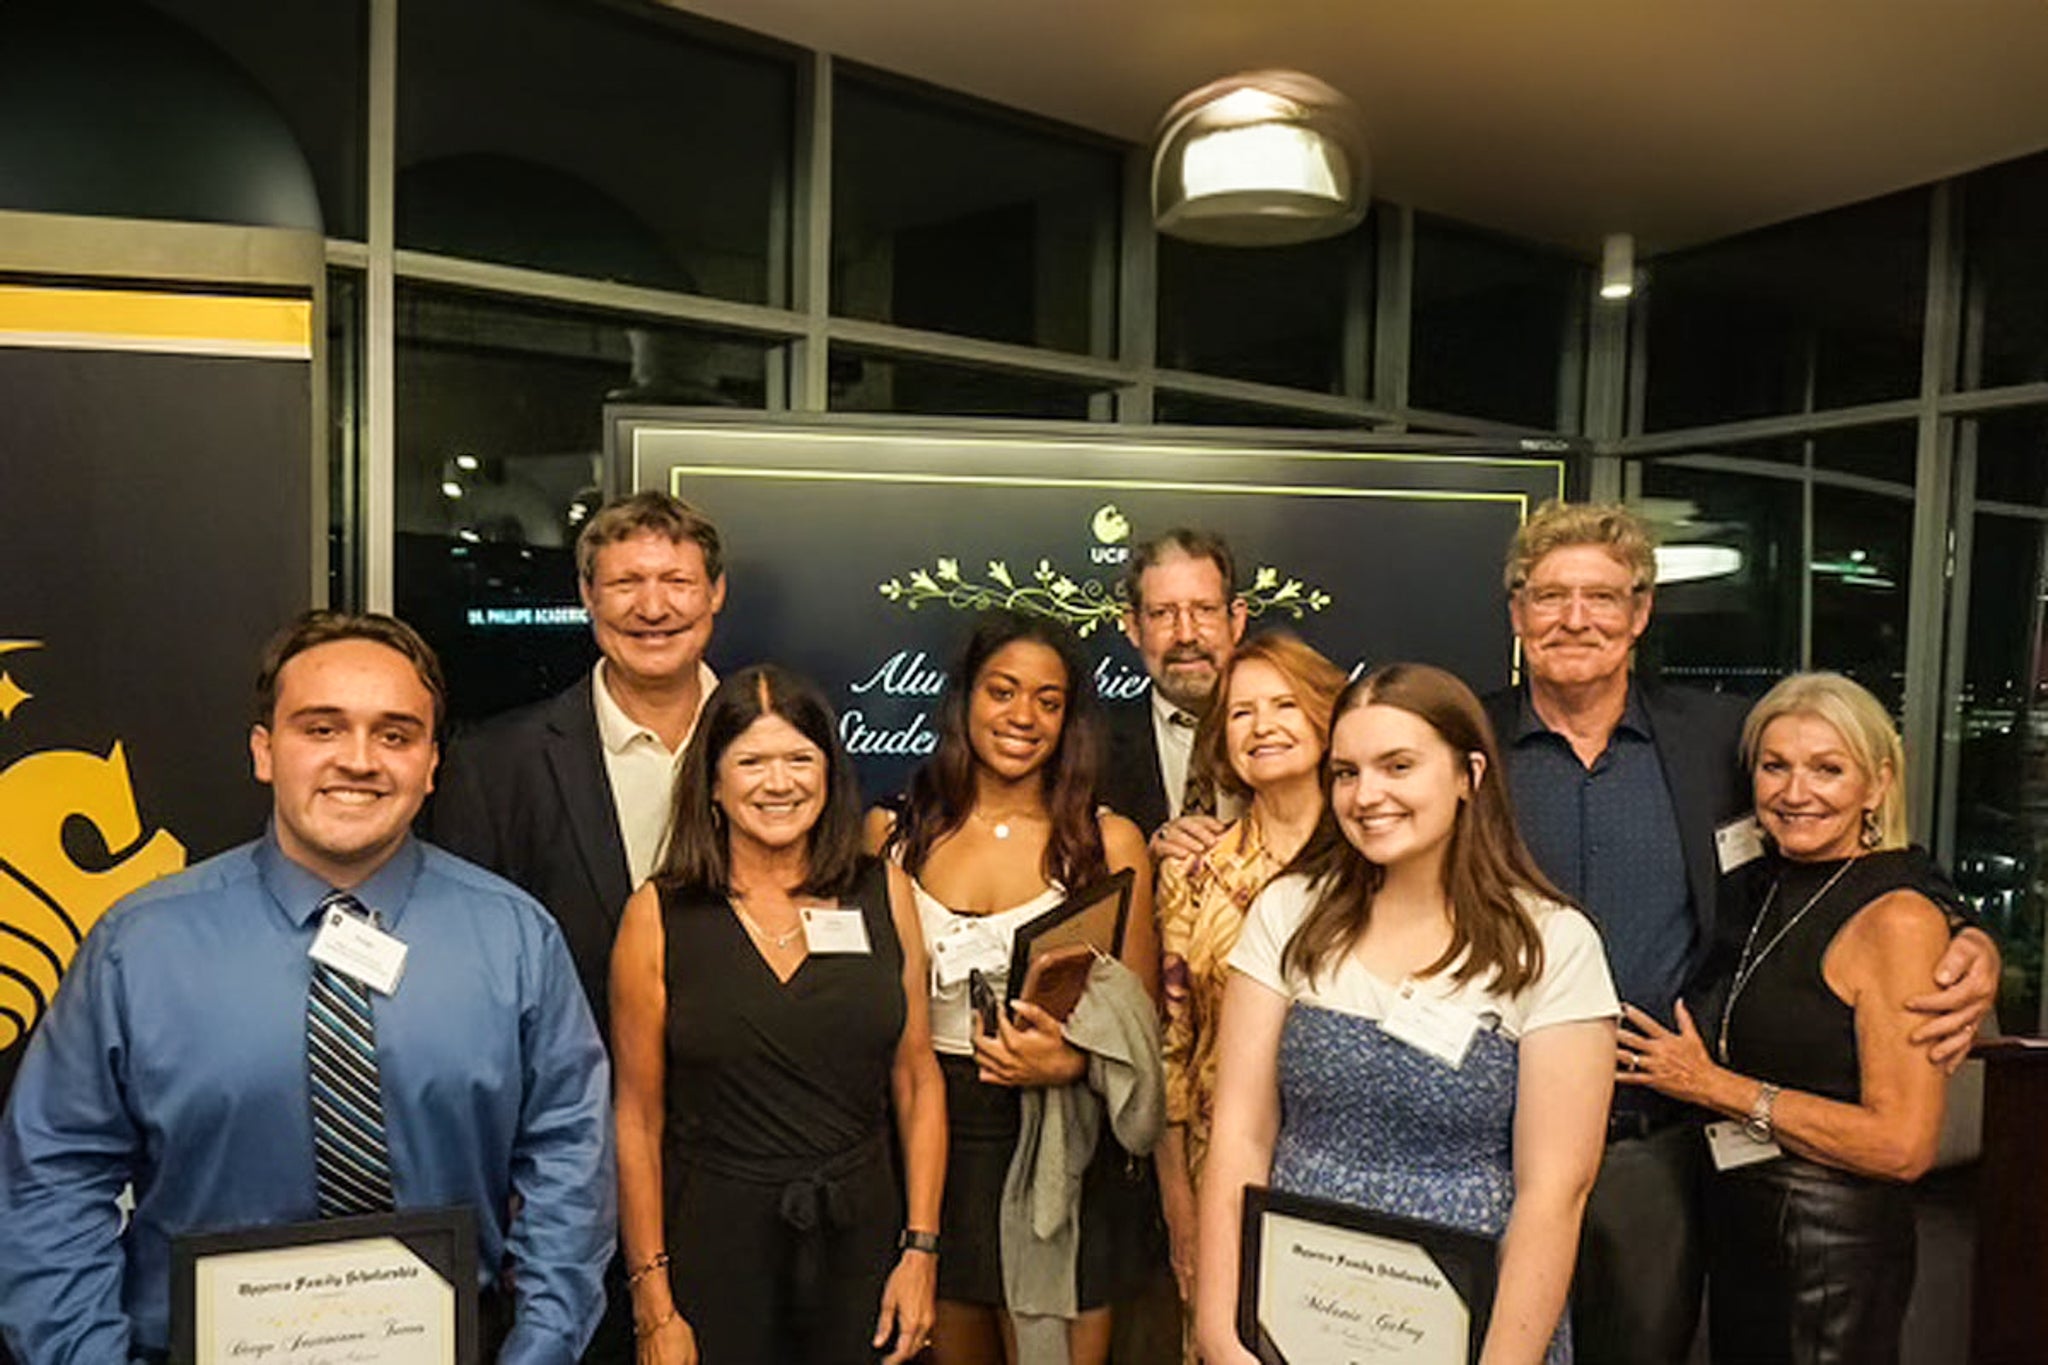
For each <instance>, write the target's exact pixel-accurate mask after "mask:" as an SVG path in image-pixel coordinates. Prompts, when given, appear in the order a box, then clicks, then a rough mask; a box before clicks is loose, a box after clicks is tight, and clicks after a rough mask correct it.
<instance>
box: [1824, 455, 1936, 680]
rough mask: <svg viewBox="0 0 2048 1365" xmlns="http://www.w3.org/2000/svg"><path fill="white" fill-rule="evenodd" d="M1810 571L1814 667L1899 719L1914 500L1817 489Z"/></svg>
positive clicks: (1903, 671) (1849, 491)
mask: <svg viewBox="0 0 2048 1365" xmlns="http://www.w3.org/2000/svg"><path fill="white" fill-rule="evenodd" d="M1810 571H1811V574H1812V580H1813V649H1812V658H1813V666H1814V667H1815V668H1831V669H1834V670H1835V671H1836V672H1839V673H1846V674H1848V675H1849V676H1850V677H1852V678H1854V679H1855V680H1856V681H1857V682H1860V683H1862V684H1863V685H1864V686H1865V687H1867V688H1869V689H1870V692H1871V695H1873V696H1875V697H1876V698H1877V699H1878V700H1879V701H1881V702H1883V703H1884V705H1885V709H1886V710H1888V711H1890V712H1891V713H1892V718H1893V719H1894V720H1897V719H1899V718H1900V715H1901V712H1902V710H1903V708H1904V706H1905V700H1906V596H1907V590H1908V588H1909V586H1910V583H1911V579H1912V576H1913V503H1912V500H1911V499H1910V498H1895V497H1889V496H1887V495H1885V494H1882V493H1866V492H1863V491H1862V490H1860V489H1853V488H1835V487H1831V486H1829V485H1827V484H1815V485H1814V489H1813V561H1812V564H1811V566H1810Z"/></svg>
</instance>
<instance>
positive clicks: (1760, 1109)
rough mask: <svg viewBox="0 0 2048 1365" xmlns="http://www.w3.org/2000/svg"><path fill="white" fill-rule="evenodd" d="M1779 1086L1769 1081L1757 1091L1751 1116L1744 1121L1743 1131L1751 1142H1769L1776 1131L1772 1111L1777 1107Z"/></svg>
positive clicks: (1751, 1108)
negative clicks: (1773, 1125)
mask: <svg viewBox="0 0 2048 1365" xmlns="http://www.w3.org/2000/svg"><path fill="white" fill-rule="evenodd" d="M1777 1103H1778V1087H1777V1086H1775V1085H1772V1084H1771V1083H1770V1082H1769V1081H1765V1082H1764V1083H1763V1088H1762V1089H1760V1090H1758V1091H1757V1092H1756V1103H1755V1104H1752V1105H1751V1106H1749V1117H1748V1118H1746V1119H1744V1120H1743V1121H1742V1131H1743V1132H1744V1133H1745V1134H1747V1135H1748V1137H1749V1140H1750V1141H1751V1142H1769V1141H1770V1140H1771V1134H1772V1132H1773V1131H1774V1130H1773V1129H1772V1127H1771V1111H1772V1110H1773V1109H1774V1108H1776V1107H1777Z"/></svg>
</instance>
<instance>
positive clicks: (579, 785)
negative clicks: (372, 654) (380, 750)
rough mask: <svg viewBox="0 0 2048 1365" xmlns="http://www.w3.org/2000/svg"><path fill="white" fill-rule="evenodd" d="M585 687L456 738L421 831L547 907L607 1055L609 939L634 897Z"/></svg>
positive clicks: (578, 686)
mask: <svg viewBox="0 0 2048 1365" xmlns="http://www.w3.org/2000/svg"><path fill="white" fill-rule="evenodd" d="M590 687H591V679H590V676H589V675H588V674H586V675H585V676H584V677H583V679H582V680H581V681H579V682H578V683H577V684H576V685H575V686H574V687H571V688H570V689H569V690H568V691H566V692H564V693H562V694H561V695H560V696H557V697H551V698H549V699H548V700H546V701H542V702H536V703H534V704H533V705H531V706H527V707H523V708H521V709H519V710H516V711H508V712H507V713H505V714H504V715H502V716H497V717H494V718H493V719H491V720H488V721H485V722H484V723H483V724H481V725H478V726H476V727H474V728H472V729H469V730H467V731H464V732H463V733H461V734H459V735H457V736H456V737H455V738H454V740H453V741H452V742H451V743H450V744H449V746H448V751H447V753H446V754H444V755H443V757H442V760H441V771H440V776H439V778H438V780H437V781H436V783H435V792H434V800H433V804H432V805H431V806H430V807H429V808H428V811H427V830H428V837H429V838H430V839H431V840H432V841H433V842H434V843H437V844H439V845H440V846H441V847H443V848H445V849H447V850H448V851H449V852H450V853H454V854H456V855H457V856H459V857H463V858H467V859H469V860H470V861H471V862H473V863H479V864H481V865H482V866H484V867H487V868H489V869H490V870H491V871H493V872H495V873H497V874H498V875H499V876H501V877H504V878H506V879H507V880H509V881H512V882H515V883H517V884H518V885H519V886H520V887H522V888H524V889H525V890H526V891H527V892H529V893H531V894H532V896H533V897H534V899H535V900H538V901H539V902H540V903H541V904H542V905H545V906H546V907H547V908H548V911H549V913H550V914H552V915H553V916H554V917H555V920H556V922H557V923H559V924H560V925H561V926H562V935H563V937H564V938H566V939H567V940H568V943H569V953H570V955H571V956H572V957H574V958H575V959H576V973H577V975H578V976H579V977H581V978H582V981H583V991H584V994H585V995H587V996H589V997H590V1008H591V1010H592V1012H594V1013H595V1014H596V1016H597V1022H598V1026H599V1027H600V1028H601V1029H604V1030H605V1033H604V1037H605V1042H606V1045H607V1046H609V1045H610V1042H611V1032H610V1019H609V1015H610V1010H609V1004H610V1001H609V982H608V972H609V968H610V963H611V952H612V937H613V935H614V934H615V933H617V931H618V927H619V916H620V914H621V912H623V911H624V910H625V908H626V898H627V896H629V895H630V894H631V893H632V890H633V888H632V885H631V884H630V882H629V880H628V878H629V876H630V874H629V873H628V871H627V868H626V844H625V840H624V839H623V838H622V837H621V836H620V834H619V819H618V814H617V812H616V810H615V808H614V807H613V805H612V788H611V780H610V779H609V778H608V777H607V776H606V775H605V768H604V749H603V746H602V745H601V744H600V742H599V740H598V736H597V712H596V710H595V709H594V706H593V703H592V699H591V695H590Z"/></svg>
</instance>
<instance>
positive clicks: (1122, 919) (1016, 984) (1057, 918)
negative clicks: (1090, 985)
mask: <svg viewBox="0 0 2048 1365" xmlns="http://www.w3.org/2000/svg"><path fill="white" fill-rule="evenodd" d="M1136 876H1137V874H1136V872H1135V871H1134V870H1133V869H1131V868H1128V867H1125V868H1119V869H1118V870H1117V871H1115V872H1112V873H1110V874H1109V875H1108V876H1107V877H1104V878H1103V879H1102V880H1101V881H1098V882H1095V883H1093V884H1092V885H1089V886H1084V887H1082V888H1081V889H1080V890H1079V891H1077V892H1075V893H1074V894H1073V895H1071V896H1068V897H1067V898H1066V899H1065V900H1063V901H1061V902H1060V903H1059V904H1058V905H1055V906H1054V907H1053V908H1052V909H1050V910H1047V911H1046V912H1045V913H1043V914H1041V915H1038V916H1035V917H1034V918H1033V919H1032V920H1031V921H1030V922H1029V923H1027V924H1022V925H1019V926H1018V928H1017V932H1016V934H1015V936H1014V937H1013V938H1012V940H1011V943H1010V974H1009V976H1008V977H1006V978H1005V979H1006V980H1007V981H1008V982H1009V983H1010V989H1011V990H1013V991H1019V990H1022V989H1023V988H1024V980H1025V978H1026V977H1027V976H1029V975H1030V972H1031V960H1032V959H1033V958H1035V957H1037V956H1038V955H1039V954H1040V953H1042V952H1044V951H1046V950H1047V949H1048V948H1051V947H1062V946H1065V943H1066V941H1067V940H1066V938H1065V936H1064V935H1061V934H1059V933H1057V932H1056V931H1057V930H1059V929H1060V928H1061V927H1062V926H1064V925H1067V924H1069V923H1070V922H1072V921H1074V920H1076V919H1078V918H1080V917H1081V916H1083V915H1086V914H1087V913H1088V912H1089V911H1091V910H1094V909H1095V908H1097V907H1098V906H1100V905H1102V904H1103V903H1104V902H1106V901H1107V900H1108V899H1109V898H1110V897H1111V896H1114V897H1116V919H1115V922H1114V924H1112V925H1111V926H1110V930H1109V942H1108V943H1107V944H1106V945H1105V944H1102V943H1098V942H1096V941H1095V939H1094V938H1093V937H1092V936H1088V935H1086V934H1083V935H1082V938H1083V940H1084V941H1086V942H1087V943H1088V944H1089V946H1090V947H1092V948H1094V949H1095V951H1097V952H1098V953H1101V954H1102V955H1103V956H1104V957H1121V956H1122V955H1123V951H1124V930H1125V928H1126V927H1127V926H1128V924H1129V922H1130V918H1131V892H1132V888H1133V886H1134V885H1135V881H1136ZM1089 927H1091V928H1093V927H1099V926H1094V925H1091V926H1089Z"/></svg>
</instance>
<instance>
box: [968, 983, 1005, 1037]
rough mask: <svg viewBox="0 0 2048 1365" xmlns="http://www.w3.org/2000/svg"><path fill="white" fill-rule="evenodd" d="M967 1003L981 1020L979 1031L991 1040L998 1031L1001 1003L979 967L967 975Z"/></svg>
mask: <svg viewBox="0 0 2048 1365" xmlns="http://www.w3.org/2000/svg"><path fill="white" fill-rule="evenodd" d="M967 1002H968V1004H970V1005H972V1006H973V1007H974V1013H975V1015H976V1017H978V1018H979V1019H980V1020H981V1031H982V1032H983V1033H985V1034H987V1035H988V1036H989V1037H991V1038H993V1037H995V1036H996V1033H997V1032H998V1029H997V1027H996V1021H997V1020H998V1018H1000V1015H999V1014H998V1011H999V1010H1001V1009H1002V1002H1001V1001H999V1000H997V999H996V992H995V988H994V987H993V986H991V985H989V984H988V978H987V977H985V976H983V975H982V974H981V969H980V968H979V967H977V968H975V969H974V970H973V971H971V972H969V973H968V974H967Z"/></svg>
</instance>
